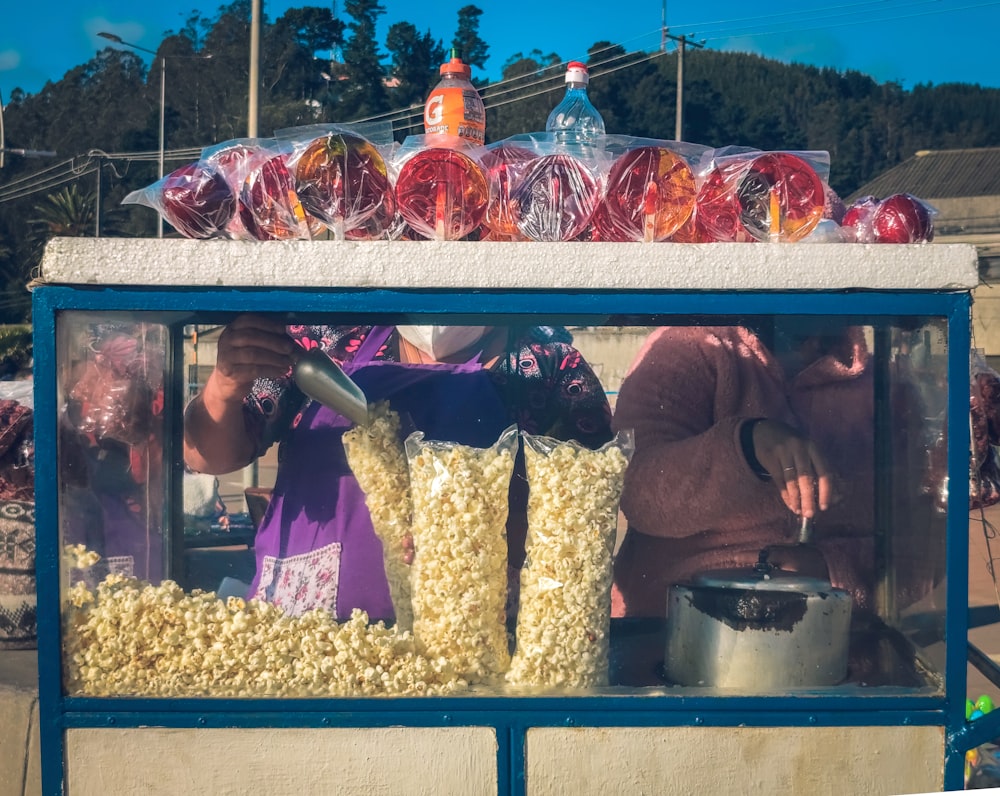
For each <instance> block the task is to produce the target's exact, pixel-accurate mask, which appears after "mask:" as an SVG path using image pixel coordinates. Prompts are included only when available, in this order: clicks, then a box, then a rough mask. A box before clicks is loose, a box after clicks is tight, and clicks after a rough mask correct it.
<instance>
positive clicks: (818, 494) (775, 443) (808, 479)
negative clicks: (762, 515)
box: [753, 419, 835, 517]
mask: <svg viewBox="0 0 1000 796" xmlns="http://www.w3.org/2000/svg"><path fill="white" fill-rule="evenodd" d="M753 448H754V454H755V455H756V457H757V461H758V462H760V465H761V467H763V468H764V469H765V470H767V472H768V473H769V474H770V476H771V480H772V481H774V485H775V486H776V487H778V489H779V491H780V492H781V499H782V500H783V501H784V502H785V505H786V506H788V509H789V511H791V512H792V513H794V514H797V515H800V516H802V517H815V516H816V512H817V511H825V510H826V509H828V508H829V507H830V503H831V501H832V500H833V499H834V497H835V496H834V491H833V474H832V472H831V471H830V468H829V466H828V465H827V464H826V461H825V460H824V459H823V456H822V454H821V453H820V452H819V450H818V449H817V447H816V445H815V444H814V443H813V442H811V441H810V440H808V439H806V438H805V437H803V436H802V435H801V434H799V433H798V432H797V431H796V430H795V429H793V428H792V427H791V426H788V425H786V424H784V423H782V422H780V421H777V420H767V419H765V420H760V421H758V422H757V423H756V424H755V425H754V427H753Z"/></svg>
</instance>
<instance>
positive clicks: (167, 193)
mask: <svg viewBox="0 0 1000 796" xmlns="http://www.w3.org/2000/svg"><path fill="white" fill-rule="evenodd" d="M122 204H125V205H128V204H138V205H144V206H146V207H151V208H153V209H154V210H156V211H157V212H158V213H159V214H160V215H161V216H163V218H164V220H165V221H167V222H168V223H169V224H170V225H171V226H172V227H173V228H174V229H176V230H177V231H178V232H179V233H180V234H181V235H183V236H184V237H186V238H202V239H203V238H219V237H229V235H228V233H227V227H228V226H229V224H230V223H231V222H232V220H233V218H234V217H235V216H236V207H237V205H236V195H235V194H234V192H233V190H232V189H231V188H230V186H229V184H228V183H227V182H226V179H225V176H224V175H223V174H222V173H221V172H220V171H219V170H217V169H216V168H214V167H213V165H212V164H211V163H207V162H202V161H198V162H195V163H189V164H187V165H185V166H181V167H180V168H179V169H176V170H175V171H172V172H170V174H168V175H166V176H165V177H164V178H163V179H162V180H157V181H156V182H155V183H153V184H152V185H150V186H147V187H146V188H141V189H140V190H138V191H132V192H131V193H130V194H128V195H127V196H126V197H125V198H124V199H123V200H122Z"/></svg>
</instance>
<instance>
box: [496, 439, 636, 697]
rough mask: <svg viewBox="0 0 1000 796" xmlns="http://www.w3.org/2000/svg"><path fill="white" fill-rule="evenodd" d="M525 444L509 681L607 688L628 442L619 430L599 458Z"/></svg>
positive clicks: (564, 447) (563, 445)
mask: <svg viewBox="0 0 1000 796" xmlns="http://www.w3.org/2000/svg"><path fill="white" fill-rule="evenodd" d="M522 436H523V438H524V456H525V467H526V471H527V476H528V534H527V539H526V542H525V548H526V553H527V557H526V559H525V563H524V566H523V567H522V569H521V597H520V600H521V601H520V610H519V612H518V617H517V646H516V649H515V651H514V655H513V658H512V659H511V665H510V670H509V671H508V673H507V678H506V679H507V682H508V683H510V684H511V685H515V686H530V687H542V688H547V687H566V688H593V687H599V686H606V685H607V684H608V654H609V639H610V623H611V582H612V552H613V550H614V545H615V533H616V530H617V522H618V502H619V499H620V497H621V492H622V485H623V483H624V479H625V469H626V467H627V465H628V461H629V459H630V457H631V455H632V450H633V442H632V434H631V432H620V433H619V434H618V435H617V437H616V438H615V439H614V440H612V441H611V442H609V443H608V444H606V445H604V446H603V447H602V448H600V449H599V450H596V451H592V450H589V449H587V448H585V447H583V446H581V445H579V444H578V443H576V442H561V441H559V440H556V439H552V438H551V437H537V436H532V435H529V434H522Z"/></svg>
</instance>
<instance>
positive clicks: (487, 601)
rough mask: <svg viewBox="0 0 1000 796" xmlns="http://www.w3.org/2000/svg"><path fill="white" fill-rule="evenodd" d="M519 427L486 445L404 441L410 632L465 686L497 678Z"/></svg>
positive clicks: (502, 659)
mask: <svg viewBox="0 0 1000 796" xmlns="http://www.w3.org/2000/svg"><path fill="white" fill-rule="evenodd" d="M516 451H517V427H516V426H511V427H509V428H508V429H506V430H505V431H504V432H503V434H501V435H500V438H499V439H498V440H497V442H496V443H495V444H494V445H492V446H491V447H489V448H472V447H468V446H465V445H458V444H455V443H450V442H434V441H429V440H428V441H425V440H424V437H423V433H422V432H415V433H413V434H411V435H410V436H409V437H407V439H406V455H407V459H408V461H409V466H410V490H411V495H412V499H413V525H412V531H413V546H414V559H413V567H412V574H411V585H412V590H413V591H412V598H413V635H414V638H415V639H416V642H417V648H418V649H419V650H420V651H421V653H422V654H425V655H427V656H428V657H430V658H436V657H443V658H445V659H447V660H448V661H449V663H450V664H451V665H452V666H453V667H454V668H455V670H456V672H457V673H458V675H459V676H460V677H462V678H464V679H465V680H466V681H467V682H468V683H469V684H470V685H473V684H477V683H487V684H488V683H499V682H502V677H503V675H504V673H505V672H506V671H507V668H508V667H509V665H510V650H509V644H508V639H507V630H506V621H505V620H506V612H505V603H506V598H507V514H508V493H509V490H510V479H511V475H512V474H513V470H514V455H515V453H516Z"/></svg>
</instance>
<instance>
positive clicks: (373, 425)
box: [343, 401, 413, 631]
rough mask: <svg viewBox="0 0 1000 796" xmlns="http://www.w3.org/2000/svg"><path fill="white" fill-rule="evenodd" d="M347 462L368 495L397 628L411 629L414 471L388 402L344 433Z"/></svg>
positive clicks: (397, 418) (369, 507)
mask: <svg viewBox="0 0 1000 796" xmlns="http://www.w3.org/2000/svg"><path fill="white" fill-rule="evenodd" d="M343 441H344V450H345V452H346V453H347V463H348V464H349V465H350V466H351V471H352V472H353V473H354V477H355V478H357V480H358V484H359V485H360V486H361V489H362V490H363V491H364V493H365V503H366V505H367V506H368V513H369V514H370V515H371V518H372V527H373V529H374V530H375V535H376V536H378V538H379V540H380V541H381V542H382V561H383V563H384V564H385V575H386V579H387V580H388V581H389V596H390V598H391V599H392V607H393V611H394V612H395V614H396V627H397V628H398V629H399V630H401V631H402V630H413V604H412V602H411V598H410V562H409V561H407V560H406V559H407V554H408V551H409V549H410V538H409V537H410V517H411V515H412V513H413V503H412V500H411V499H410V470H409V465H408V464H407V462H406V451H405V450H404V448H403V438H402V436H401V433H400V418H399V415H398V414H397V413H396V412H395V411H394V410H392V409H390V408H389V404H388V402H386V401H381V402H379V403H377V404H375V405H374V406H372V407H371V409H370V411H369V421H368V423H366V424H365V425H361V426H355V427H353V428H351V429H349V430H348V431H345V432H344V436H343Z"/></svg>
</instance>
